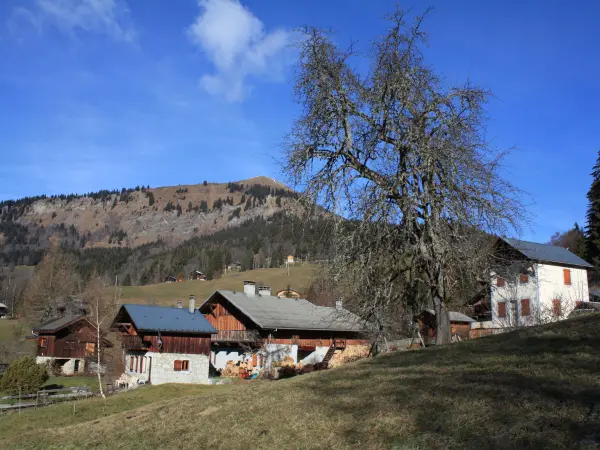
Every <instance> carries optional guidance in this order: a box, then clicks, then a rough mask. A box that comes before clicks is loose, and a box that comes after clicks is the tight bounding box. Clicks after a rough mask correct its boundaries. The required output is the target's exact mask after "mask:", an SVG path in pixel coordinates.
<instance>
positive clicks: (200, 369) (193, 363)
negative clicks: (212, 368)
mask: <svg viewBox="0 0 600 450" xmlns="http://www.w3.org/2000/svg"><path fill="white" fill-rule="evenodd" d="M176 361H179V362H181V364H182V365H183V370H177V369H178V368H179V367H182V366H180V365H179V364H176ZM184 362H185V363H184ZM208 367H209V359H208V356H206V355H195V354H189V353H156V352H134V351H127V352H125V373H126V374H127V375H129V376H131V377H135V378H137V380H138V382H140V383H148V382H150V383H151V384H164V383H186V384H208Z"/></svg>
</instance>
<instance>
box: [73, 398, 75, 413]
mask: <svg viewBox="0 0 600 450" xmlns="http://www.w3.org/2000/svg"><path fill="white" fill-rule="evenodd" d="M73 415H75V400H73Z"/></svg>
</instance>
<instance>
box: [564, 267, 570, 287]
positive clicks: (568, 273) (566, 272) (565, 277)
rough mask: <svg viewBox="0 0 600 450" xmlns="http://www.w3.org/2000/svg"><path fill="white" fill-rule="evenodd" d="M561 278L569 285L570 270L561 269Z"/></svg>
mask: <svg viewBox="0 0 600 450" xmlns="http://www.w3.org/2000/svg"><path fill="white" fill-rule="evenodd" d="M563 277H564V279H565V284H568V285H570V284H571V269H563Z"/></svg>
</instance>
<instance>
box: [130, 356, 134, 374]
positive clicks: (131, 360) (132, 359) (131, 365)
mask: <svg viewBox="0 0 600 450" xmlns="http://www.w3.org/2000/svg"><path fill="white" fill-rule="evenodd" d="M133 362H134V358H133V356H130V357H129V371H130V372H133Z"/></svg>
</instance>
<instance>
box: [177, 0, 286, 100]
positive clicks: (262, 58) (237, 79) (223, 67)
mask: <svg viewBox="0 0 600 450" xmlns="http://www.w3.org/2000/svg"><path fill="white" fill-rule="evenodd" d="M199 5H200V8H201V9H202V12H201V13H200V15H199V16H198V17H197V18H196V21H195V22H194V23H193V24H192V25H191V26H190V27H189V28H188V29H187V33H188V36H189V38H190V40H191V41H192V42H193V43H194V44H196V45H198V46H199V47H200V48H201V49H202V50H203V51H204V53H205V54H206V56H207V57H208V59H209V60H210V61H211V62H212V63H213V64H214V66H215V69H216V71H215V73H214V74H205V75H203V76H202V78H201V79H200V84H201V86H202V88H203V89H204V90H206V91H207V92H209V93H210V94H214V95H219V96H222V97H224V98H225V99H226V100H227V101H230V102H236V101H241V100H243V99H244V97H245V96H246V95H247V93H248V91H249V88H248V87H247V86H246V79H247V78H248V77H250V76H254V77H260V78H266V79H271V80H280V79H281V78H282V76H283V71H284V69H285V67H286V66H287V65H288V64H289V62H290V59H289V52H288V49H289V48H290V43H291V41H292V33H290V32H289V31H286V30H283V29H277V30H274V31H271V32H269V33H267V32H265V29H264V26H263V23H262V22H261V21H260V19H258V17H256V16H255V15H254V14H252V12H251V11H250V10H249V9H248V8H245V7H244V6H243V5H242V4H241V3H240V2H239V1H238V0H200V1H199Z"/></svg>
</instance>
